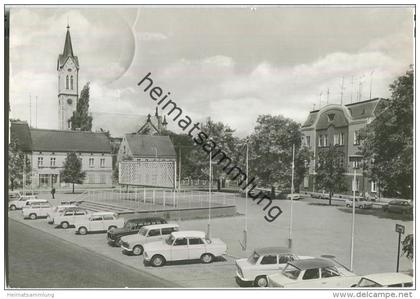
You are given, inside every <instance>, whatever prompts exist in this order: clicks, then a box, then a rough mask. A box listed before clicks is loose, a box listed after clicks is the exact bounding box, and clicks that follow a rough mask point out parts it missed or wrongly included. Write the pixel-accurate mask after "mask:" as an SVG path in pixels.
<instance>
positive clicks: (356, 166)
mask: <svg viewBox="0 0 420 299" xmlns="http://www.w3.org/2000/svg"><path fill="white" fill-rule="evenodd" d="M352 164H353V168H356V169H357V168H359V167H360V161H359V160H354V161H353V162H352Z"/></svg>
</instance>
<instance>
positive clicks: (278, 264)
mask: <svg viewBox="0 0 420 299" xmlns="http://www.w3.org/2000/svg"><path fill="white" fill-rule="evenodd" d="M308 258H311V257H305V256H296V255H294V254H293V253H292V252H291V251H290V250H289V249H287V248H283V247H266V248H259V249H255V250H254V252H253V253H252V254H251V256H250V257H249V258H247V259H239V260H236V262H235V263H236V281H237V283H238V284H239V285H240V286H246V285H253V286H255V287H266V286H267V284H268V282H267V276H268V275H269V274H273V273H277V272H279V271H281V270H282V269H283V268H284V267H285V266H286V265H287V263H288V262H290V261H295V260H299V259H308Z"/></svg>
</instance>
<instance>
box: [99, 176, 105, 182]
mask: <svg viewBox="0 0 420 299" xmlns="http://www.w3.org/2000/svg"><path fill="white" fill-rule="evenodd" d="M99 184H106V175H104V174H101V175H99Z"/></svg>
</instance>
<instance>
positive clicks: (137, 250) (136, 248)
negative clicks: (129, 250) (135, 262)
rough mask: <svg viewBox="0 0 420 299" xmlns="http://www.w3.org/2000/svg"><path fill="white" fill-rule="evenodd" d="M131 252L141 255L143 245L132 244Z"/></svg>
mask: <svg viewBox="0 0 420 299" xmlns="http://www.w3.org/2000/svg"><path fill="white" fill-rule="evenodd" d="M133 254H134V255H142V254H143V246H141V245H136V246H134V248H133Z"/></svg>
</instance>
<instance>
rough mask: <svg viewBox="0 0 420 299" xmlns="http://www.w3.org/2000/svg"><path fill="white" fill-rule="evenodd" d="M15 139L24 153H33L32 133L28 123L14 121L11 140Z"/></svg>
mask: <svg viewBox="0 0 420 299" xmlns="http://www.w3.org/2000/svg"><path fill="white" fill-rule="evenodd" d="M13 139H15V140H16V141H17V143H18V147H20V149H21V150H22V151H24V152H29V151H31V148H32V140H31V132H30V130H29V126H28V123H27V122H26V121H13V122H11V123H10V140H13Z"/></svg>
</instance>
